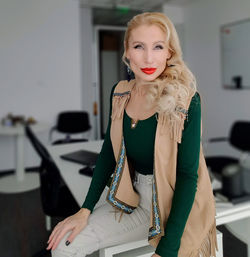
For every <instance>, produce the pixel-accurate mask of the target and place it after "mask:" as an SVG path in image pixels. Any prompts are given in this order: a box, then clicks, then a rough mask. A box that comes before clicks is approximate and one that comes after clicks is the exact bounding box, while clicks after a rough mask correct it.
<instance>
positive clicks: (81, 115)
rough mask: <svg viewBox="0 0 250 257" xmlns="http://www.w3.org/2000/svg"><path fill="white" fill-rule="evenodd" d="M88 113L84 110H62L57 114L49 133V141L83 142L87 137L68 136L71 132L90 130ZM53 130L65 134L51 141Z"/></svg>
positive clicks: (63, 142)
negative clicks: (54, 123)
mask: <svg viewBox="0 0 250 257" xmlns="http://www.w3.org/2000/svg"><path fill="white" fill-rule="evenodd" d="M90 128H91V126H90V123H89V114H88V113H87V112H85V111H64V112H60V113H59V114H58V116H57V122H56V125H55V126H53V127H52V128H51V130H50V133H49V141H50V142H51V143H52V144H53V145H55V144H66V143H73V142H84V141H88V140H87V139H83V138H77V139H73V138H71V137H70V136H71V135H73V134H79V133H84V132H86V131H88V130H90ZM54 131H57V132H59V133H63V134H66V137H65V138H63V139H59V140H56V141H54V142H52V134H53V132H54Z"/></svg>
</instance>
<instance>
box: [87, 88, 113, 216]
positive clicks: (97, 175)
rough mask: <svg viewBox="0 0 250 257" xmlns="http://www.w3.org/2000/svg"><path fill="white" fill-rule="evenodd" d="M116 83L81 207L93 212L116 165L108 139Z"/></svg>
mask: <svg viewBox="0 0 250 257" xmlns="http://www.w3.org/2000/svg"><path fill="white" fill-rule="evenodd" d="M115 86H116V84H115V85H114V86H113V88H112V90H111V95H110V108H109V122H108V126H107V130H106V134H105V138H104V142H103V145H102V149H101V152H100V154H99V155H98V158H97V162H96V166H95V169H94V173H93V177H92V180H91V184H90V187H89V190H88V193H87V196H86V198H85V201H84V203H83V205H82V208H87V209H89V210H90V211H91V213H92V212H93V209H94V207H95V205H96V203H97V202H98V200H99V199H100V197H101V194H102V192H103V190H104V188H105V186H106V185H107V183H108V181H109V178H110V176H111V174H112V173H113V171H114V169H115V165H116V161H115V157H114V152H113V148H112V143H111V140H110V126H111V112H112V95H113V92H114V89H115Z"/></svg>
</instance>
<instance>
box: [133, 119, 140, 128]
mask: <svg viewBox="0 0 250 257" xmlns="http://www.w3.org/2000/svg"><path fill="white" fill-rule="evenodd" d="M137 123H138V120H133V119H131V129H135V127H136V125H137Z"/></svg>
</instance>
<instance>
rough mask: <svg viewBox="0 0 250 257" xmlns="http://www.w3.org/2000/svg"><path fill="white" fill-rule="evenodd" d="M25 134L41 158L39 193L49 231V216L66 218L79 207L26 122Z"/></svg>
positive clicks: (45, 252)
mask: <svg viewBox="0 0 250 257" xmlns="http://www.w3.org/2000/svg"><path fill="white" fill-rule="evenodd" d="M25 134H26V136H27V137H28V138H29V140H30V143H31V144H32V146H33V147H34V149H35V150H36V152H37V154H38V155H39V156H40V158H41V165H40V167H39V176H40V193H41V202H42V208H43V212H44V213H45V215H46V229H47V231H49V230H50V229H51V217H65V218H66V217H68V216H70V215H72V214H74V213H76V212H77V211H79V209H80V207H79V205H78V204H77V202H76V201H75V199H74V197H73V196H72V194H71V193H70V191H69V189H68V187H67V186H66V185H65V183H64V181H63V180H62V178H61V176H60V172H59V170H58V168H57V166H56V164H55V162H54V161H53V159H52V157H51V155H50V154H49V152H48V151H47V149H46V148H45V147H44V146H43V145H42V143H41V142H40V141H39V140H38V138H37V137H36V136H35V134H34V133H33V131H32V130H31V128H30V127H29V125H27V124H26V125H25ZM46 254H48V251H47V250H45V248H44V250H42V251H40V252H39V253H37V254H36V255H34V257H38V256H43V255H46Z"/></svg>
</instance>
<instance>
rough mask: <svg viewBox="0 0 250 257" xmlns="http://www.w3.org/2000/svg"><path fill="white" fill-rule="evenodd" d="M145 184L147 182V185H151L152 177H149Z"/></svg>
mask: <svg viewBox="0 0 250 257" xmlns="http://www.w3.org/2000/svg"><path fill="white" fill-rule="evenodd" d="M147 182H148V184H152V182H153V179H152V177H151V176H149V177H147Z"/></svg>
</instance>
